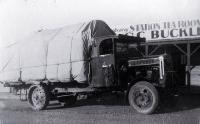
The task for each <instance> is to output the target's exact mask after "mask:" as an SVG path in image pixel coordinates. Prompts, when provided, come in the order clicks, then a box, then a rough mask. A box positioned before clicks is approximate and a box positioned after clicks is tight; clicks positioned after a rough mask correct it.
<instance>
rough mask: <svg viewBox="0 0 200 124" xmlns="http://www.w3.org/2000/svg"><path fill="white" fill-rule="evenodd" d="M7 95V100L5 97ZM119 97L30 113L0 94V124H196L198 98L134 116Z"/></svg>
mask: <svg viewBox="0 0 200 124" xmlns="http://www.w3.org/2000/svg"><path fill="white" fill-rule="evenodd" d="M6 95H8V97H6ZM122 101H123V98H122V97H116V96H112V95H107V96H106V97H103V98H101V99H89V100H82V101H78V102H77V103H76V104H75V105H74V106H72V107H69V108H63V107H62V106H61V105H60V104H59V103H58V102H57V101H54V102H51V103H50V106H49V107H48V108H47V110H43V111H39V112H38V111H33V110H31V109H30V107H29V104H28V102H22V101H20V100H18V99H17V98H16V97H13V96H12V97H11V95H9V94H5V93H0V124H199V122H200V121H199V120H200V95H184V96H179V97H176V102H175V104H166V105H164V106H161V107H159V109H158V110H157V111H156V113H155V114H152V115H142V114H138V113H137V112H135V110H133V109H132V108H131V107H130V106H129V105H126V104H124V102H122Z"/></svg>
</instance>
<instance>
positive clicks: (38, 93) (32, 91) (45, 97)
mask: <svg viewBox="0 0 200 124" xmlns="http://www.w3.org/2000/svg"><path fill="white" fill-rule="evenodd" d="M28 101H29V103H30V105H31V108H32V109H33V110H43V109H45V108H46V107H47V105H48V104H49V93H48V90H47V87H46V86H43V85H34V86H31V87H30V88H29V92H28Z"/></svg>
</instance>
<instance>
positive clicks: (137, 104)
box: [128, 81, 159, 114]
mask: <svg viewBox="0 0 200 124" xmlns="http://www.w3.org/2000/svg"><path fill="white" fill-rule="evenodd" d="M128 99H129V104H130V105H131V106H132V107H133V108H134V109H135V110H136V111H137V112H139V113H142V114H151V113H153V112H154V111H155V109H156V108H157V106H158V101H159V100H158V91H157V90H156V88H155V87H154V86H153V85H152V84H151V83H149V82H146V81H140V82H137V83H136V84H135V85H133V86H132V87H131V89H130V91H129V94H128Z"/></svg>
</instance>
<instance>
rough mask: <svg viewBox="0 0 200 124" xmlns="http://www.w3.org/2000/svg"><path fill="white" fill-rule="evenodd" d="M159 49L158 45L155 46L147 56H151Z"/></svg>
mask: <svg viewBox="0 0 200 124" xmlns="http://www.w3.org/2000/svg"><path fill="white" fill-rule="evenodd" d="M159 48H160V45H158V46H156V48H154V49H153V50H152V51H151V52H150V53H149V55H152V54H153V53H154V52H156V50H158V49H159Z"/></svg>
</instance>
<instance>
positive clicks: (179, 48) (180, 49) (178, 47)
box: [174, 44, 187, 55]
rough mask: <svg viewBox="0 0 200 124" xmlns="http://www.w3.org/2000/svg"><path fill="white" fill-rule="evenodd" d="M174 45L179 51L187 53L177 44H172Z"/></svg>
mask: <svg viewBox="0 0 200 124" xmlns="http://www.w3.org/2000/svg"><path fill="white" fill-rule="evenodd" d="M174 46H175V47H176V48H177V49H178V50H179V51H181V52H182V53H183V54H184V55H187V53H186V52H185V51H184V50H183V49H182V48H181V47H180V46H178V45H177V44H174Z"/></svg>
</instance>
